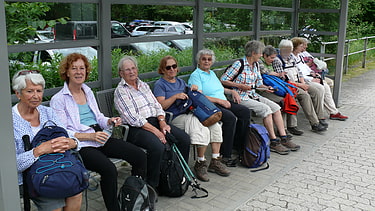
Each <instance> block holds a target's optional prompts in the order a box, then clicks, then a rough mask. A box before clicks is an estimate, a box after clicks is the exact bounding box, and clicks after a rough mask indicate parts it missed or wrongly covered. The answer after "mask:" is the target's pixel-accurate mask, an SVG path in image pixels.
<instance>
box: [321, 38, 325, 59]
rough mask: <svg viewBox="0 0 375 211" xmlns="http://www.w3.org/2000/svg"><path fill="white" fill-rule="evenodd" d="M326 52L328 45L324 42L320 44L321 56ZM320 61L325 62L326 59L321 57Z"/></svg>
mask: <svg viewBox="0 0 375 211" xmlns="http://www.w3.org/2000/svg"><path fill="white" fill-rule="evenodd" d="M325 52H326V43H325V42H322V43H321V44H320V53H321V54H325ZM320 60H322V61H324V57H323V56H321V57H320Z"/></svg>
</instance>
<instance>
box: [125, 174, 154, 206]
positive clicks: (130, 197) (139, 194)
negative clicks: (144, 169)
mask: <svg viewBox="0 0 375 211" xmlns="http://www.w3.org/2000/svg"><path fill="white" fill-rule="evenodd" d="M118 200H119V203H120V208H121V211H143V210H150V211H152V210H154V206H155V201H156V200H157V193H156V191H155V190H154V189H153V188H152V187H151V186H149V185H147V184H146V182H145V181H144V180H142V179H141V178H139V177H137V176H129V177H128V178H126V180H125V182H124V184H123V185H122V186H121V188H120V192H119V194H118Z"/></svg>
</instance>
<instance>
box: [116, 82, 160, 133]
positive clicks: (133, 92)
mask: <svg viewBox="0 0 375 211" xmlns="http://www.w3.org/2000/svg"><path fill="white" fill-rule="evenodd" d="M137 86H138V87H137V88H138V89H135V88H134V87H132V86H130V85H129V84H128V83H126V82H125V80H124V79H121V81H120V83H119V84H118V86H117V88H116V90H115V93H114V102H115V107H116V109H117V110H118V111H119V113H120V116H121V119H122V121H123V123H125V124H129V125H130V126H133V127H142V126H143V125H145V124H146V123H147V118H149V117H157V116H160V115H163V116H165V112H164V110H163V108H162V107H161V105H160V103H159V102H158V101H157V100H156V98H155V96H154V95H153V94H152V91H151V89H150V87H149V86H148V84H147V83H145V82H143V81H141V80H140V79H138V81H137Z"/></svg>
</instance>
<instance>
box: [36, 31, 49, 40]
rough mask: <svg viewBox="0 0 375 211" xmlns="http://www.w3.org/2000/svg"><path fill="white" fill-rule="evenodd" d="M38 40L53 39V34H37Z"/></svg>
mask: <svg viewBox="0 0 375 211" xmlns="http://www.w3.org/2000/svg"><path fill="white" fill-rule="evenodd" d="M37 33H38V37H39V39H40V40H50V39H53V32H50V31H48V32H37Z"/></svg>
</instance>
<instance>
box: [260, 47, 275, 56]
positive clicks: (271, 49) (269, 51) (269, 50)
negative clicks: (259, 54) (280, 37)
mask: <svg viewBox="0 0 375 211" xmlns="http://www.w3.org/2000/svg"><path fill="white" fill-rule="evenodd" d="M263 54H264V55H266V56H271V55H273V54H277V51H276V49H275V48H274V47H273V46H272V45H267V46H266V47H264V50H263Z"/></svg>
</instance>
